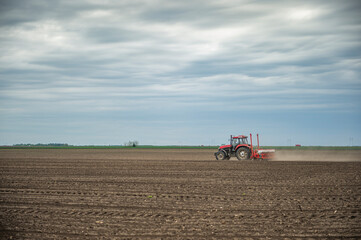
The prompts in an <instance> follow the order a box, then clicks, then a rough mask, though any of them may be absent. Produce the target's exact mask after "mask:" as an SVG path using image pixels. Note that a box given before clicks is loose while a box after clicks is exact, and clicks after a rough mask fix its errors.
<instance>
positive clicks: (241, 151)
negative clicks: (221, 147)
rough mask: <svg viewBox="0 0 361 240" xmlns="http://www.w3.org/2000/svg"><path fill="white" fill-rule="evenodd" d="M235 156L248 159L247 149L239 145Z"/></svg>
mask: <svg viewBox="0 0 361 240" xmlns="http://www.w3.org/2000/svg"><path fill="white" fill-rule="evenodd" d="M236 157H237V159H238V160H248V159H249V149H248V148H244V147H240V148H238V149H237V151H236Z"/></svg>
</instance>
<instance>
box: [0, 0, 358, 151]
mask: <svg viewBox="0 0 361 240" xmlns="http://www.w3.org/2000/svg"><path fill="white" fill-rule="evenodd" d="M360 12H361V3H360V1H245V0H223V1H219V0H217V1H209V0H204V1H202V0H192V1H169V0H153V1H144V0H143V1H137V0H129V1H128V0H122V1H96V0H83V1H70V0H69V1H45V0H44V1H41V0H33V1H27V0H23V1H17V0H8V1H4V0H0V50H1V55H0V144H15V143H28V142H29V143H39V142H41V143H48V142H66V143H69V144H81V145H82V144H123V143H124V142H126V141H128V140H138V141H139V142H140V144H195V145H198V144H205V145H210V144H212V145H216V144H221V143H224V142H225V141H226V139H227V138H228V135H229V134H240V133H242V134H248V133H250V132H254V133H256V132H259V133H260V134H262V139H261V140H263V144H266V145H289V144H295V143H299V144H303V145H351V144H353V145H361V137H360V134H361V125H360V122H361V107H360V106H361V105H360V103H361V78H360V75H361V74H360V72H361V70H360V69H361V41H360V40H361V39H360V37H361V18H360V17H359V13H360ZM261 144H262V142H261Z"/></svg>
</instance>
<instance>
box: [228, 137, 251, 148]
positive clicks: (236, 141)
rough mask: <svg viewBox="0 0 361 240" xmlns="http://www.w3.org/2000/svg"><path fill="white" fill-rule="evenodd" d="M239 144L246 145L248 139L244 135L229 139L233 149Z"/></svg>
mask: <svg viewBox="0 0 361 240" xmlns="http://www.w3.org/2000/svg"><path fill="white" fill-rule="evenodd" d="M240 144H242V145H243V144H245V145H248V137H247V136H244V135H239V136H234V137H231V145H232V146H233V147H235V146H238V145H240Z"/></svg>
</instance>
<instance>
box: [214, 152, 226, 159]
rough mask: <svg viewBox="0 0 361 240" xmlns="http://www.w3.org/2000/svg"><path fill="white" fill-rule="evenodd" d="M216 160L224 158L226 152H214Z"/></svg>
mask: <svg viewBox="0 0 361 240" xmlns="http://www.w3.org/2000/svg"><path fill="white" fill-rule="evenodd" d="M216 159H217V160H226V154H225V153H224V152H223V151H218V152H217V153H216Z"/></svg>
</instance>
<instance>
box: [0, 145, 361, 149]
mask: <svg viewBox="0 0 361 240" xmlns="http://www.w3.org/2000/svg"><path fill="white" fill-rule="evenodd" d="M218 147H219V146H152V145H141V146H137V147H128V146H99V145H97V146H0V149H214V150H217V149H218ZM260 148H263V149H276V150H361V146H353V147H351V146H304V147H293V146H292V147H291V146H261V147H260Z"/></svg>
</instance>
